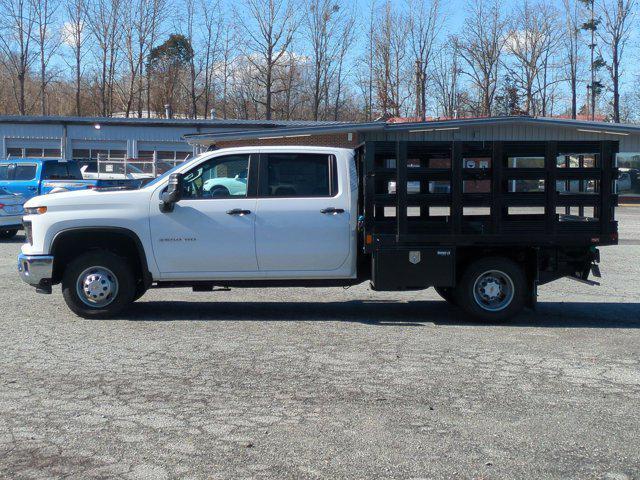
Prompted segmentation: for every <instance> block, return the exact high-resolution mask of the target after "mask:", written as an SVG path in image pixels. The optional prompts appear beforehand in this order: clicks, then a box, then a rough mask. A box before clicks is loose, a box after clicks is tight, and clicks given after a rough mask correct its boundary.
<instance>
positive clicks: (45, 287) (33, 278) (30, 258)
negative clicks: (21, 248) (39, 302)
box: [18, 253, 53, 293]
mask: <svg viewBox="0 0 640 480" xmlns="http://www.w3.org/2000/svg"><path fill="white" fill-rule="evenodd" d="M18 272H19V273H20V278H21V279H22V281H23V282H25V283H28V284H29V285H31V286H33V287H36V288H37V290H38V291H39V292H41V293H51V278H52V277H53V257H52V256H50V255H24V254H22V253H21V254H19V255H18Z"/></svg>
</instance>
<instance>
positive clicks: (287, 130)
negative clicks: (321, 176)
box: [184, 116, 640, 146]
mask: <svg viewBox="0 0 640 480" xmlns="http://www.w3.org/2000/svg"><path fill="white" fill-rule="evenodd" d="M504 124H507V125H509V124H512V125H516V124H530V125H536V126H555V127H565V128H576V129H578V130H581V131H583V132H586V133H596V134H613V135H629V134H640V125H630V124H623V123H607V122H589V121H584V120H571V119H560V118H547V117H529V116H513V117H486V118H464V119H456V120H434V121H428V122H407V123H386V122H369V123H338V124H330V125H311V126H296V127H279V128H278V127H277V128H275V131H270V132H269V135H265V132H264V131H239V130H236V131H232V132H220V133H195V134H187V135H184V139H185V140H186V141H187V142H189V143H190V144H195V145H206V146H208V145H213V144H215V143H216V142H217V141H230V140H272V139H278V138H294V137H304V136H312V135H329V134H336V133H349V132H358V133H359V132H372V131H375V132H384V133H394V132H398V133H401V132H407V131H408V132H409V133H413V132H416V133H417V132H430V131H446V130H450V131H454V130H458V129H460V128H466V127H476V126H494V125H504Z"/></svg>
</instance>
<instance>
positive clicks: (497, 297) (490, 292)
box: [473, 270, 515, 312]
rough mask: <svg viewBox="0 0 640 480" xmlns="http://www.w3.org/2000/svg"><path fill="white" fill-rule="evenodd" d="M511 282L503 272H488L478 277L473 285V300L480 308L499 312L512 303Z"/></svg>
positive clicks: (512, 289) (512, 291)
mask: <svg viewBox="0 0 640 480" xmlns="http://www.w3.org/2000/svg"><path fill="white" fill-rule="evenodd" d="M514 292H515V289H514V287H513V280H511V277H509V275H507V274H506V273H504V272H501V271H499V270H489V271H486V272H484V273H482V274H481V275H479V276H478V278H477V279H476V281H475V283H474V285H473V298H474V300H475V301H476V303H477V304H478V306H479V307H480V308H482V309H483V310H486V311H488V312H499V311H500V310H504V309H505V308H507V307H508V306H509V305H510V304H511V302H512V301H513V296H514Z"/></svg>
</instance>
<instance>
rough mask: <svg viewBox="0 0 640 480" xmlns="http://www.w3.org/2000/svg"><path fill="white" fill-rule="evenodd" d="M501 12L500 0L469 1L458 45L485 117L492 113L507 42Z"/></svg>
mask: <svg viewBox="0 0 640 480" xmlns="http://www.w3.org/2000/svg"><path fill="white" fill-rule="evenodd" d="M501 11H502V5H501V3H500V0H472V1H471V3H470V4H469V7H468V12H467V18H466V20H465V21H464V27H463V29H462V33H461V34H460V37H459V38H458V44H457V46H458V52H459V53H460V56H461V57H462V59H463V60H464V62H465V64H466V68H464V69H463V70H462V71H463V73H464V74H465V75H467V76H468V77H469V78H470V80H471V83H472V84H473V86H474V87H475V88H476V89H477V90H478V92H479V94H480V100H479V107H480V108H479V112H478V113H479V114H480V115H485V116H488V115H491V112H492V107H493V100H494V97H495V94H496V88H497V82H498V74H499V68H500V59H501V56H502V53H503V47H504V42H505V39H506V35H505V31H506V21H505V19H504V18H503V16H502V14H501Z"/></svg>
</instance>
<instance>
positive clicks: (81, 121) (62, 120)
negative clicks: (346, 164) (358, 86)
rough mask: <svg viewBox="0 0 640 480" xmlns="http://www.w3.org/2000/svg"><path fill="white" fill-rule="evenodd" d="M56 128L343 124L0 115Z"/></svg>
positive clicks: (2, 118)
mask: <svg viewBox="0 0 640 480" xmlns="http://www.w3.org/2000/svg"><path fill="white" fill-rule="evenodd" d="M2 123H15V124H59V125H72V124H75V125H95V124H101V125H128V126H149V127H160V126H163V127H211V128H215V127H220V128H233V127H241V128H252V127H253V128H261V129H263V128H283V127H287V128H297V127H309V126H316V125H340V124H343V123H344V122H334V121H318V122H316V121H311V120H309V121H307V120H242V119H222V118H211V119H194V118H137V117H77V116H57V115H47V116H37V115H0V124H2Z"/></svg>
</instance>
